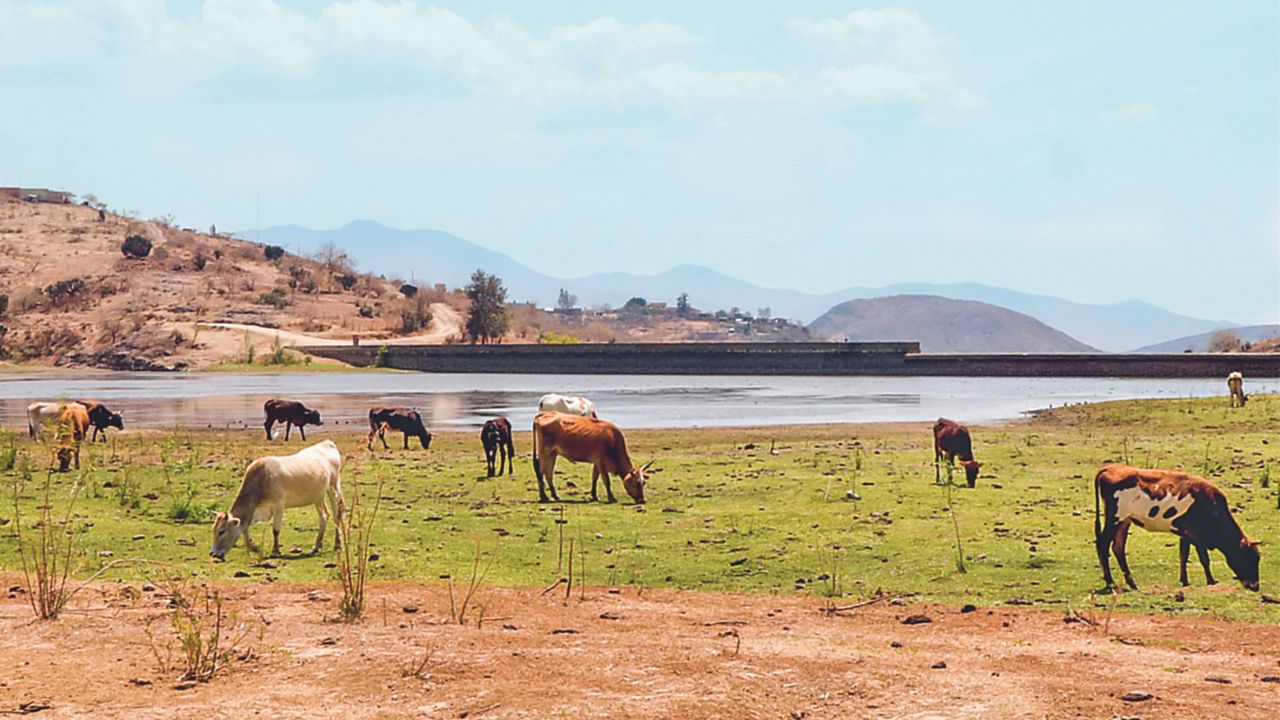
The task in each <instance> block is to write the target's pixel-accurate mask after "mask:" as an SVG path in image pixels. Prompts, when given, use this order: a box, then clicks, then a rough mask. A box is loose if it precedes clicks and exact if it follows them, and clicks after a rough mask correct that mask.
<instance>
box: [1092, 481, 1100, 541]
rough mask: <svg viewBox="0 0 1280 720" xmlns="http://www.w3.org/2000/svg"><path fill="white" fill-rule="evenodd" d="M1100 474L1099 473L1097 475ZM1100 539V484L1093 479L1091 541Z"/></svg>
mask: <svg viewBox="0 0 1280 720" xmlns="http://www.w3.org/2000/svg"><path fill="white" fill-rule="evenodd" d="M1100 474H1101V472H1099V475H1100ZM1101 538H1102V483H1101V482H1099V481H1098V476H1097V475H1095V476H1094V477H1093V541H1094V542H1097V541H1098V540H1099V539H1101Z"/></svg>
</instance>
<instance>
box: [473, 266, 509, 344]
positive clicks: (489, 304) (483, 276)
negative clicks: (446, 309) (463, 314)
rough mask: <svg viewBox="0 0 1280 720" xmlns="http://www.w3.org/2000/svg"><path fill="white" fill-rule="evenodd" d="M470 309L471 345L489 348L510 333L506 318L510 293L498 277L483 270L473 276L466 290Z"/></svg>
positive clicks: (507, 318)
mask: <svg viewBox="0 0 1280 720" xmlns="http://www.w3.org/2000/svg"><path fill="white" fill-rule="evenodd" d="M465 291H466V294H467V299H468V300H470V301H471V309H470V311H468V314H467V335H468V337H470V338H471V342H472V343H473V344H474V343H477V342H478V343H481V344H484V345H487V344H489V343H491V342H494V341H495V340H501V339H502V336H503V335H504V334H506V332H507V325H508V324H509V322H510V317H509V316H508V315H507V304H506V303H507V289H506V288H505V287H503V286H502V280H501V279H500V278H499V277H498V276H497V275H490V274H488V273H486V272H485V271H484V270H476V271H475V272H473V273H471V282H470V283H469V284H468V285H467V287H466V290H465Z"/></svg>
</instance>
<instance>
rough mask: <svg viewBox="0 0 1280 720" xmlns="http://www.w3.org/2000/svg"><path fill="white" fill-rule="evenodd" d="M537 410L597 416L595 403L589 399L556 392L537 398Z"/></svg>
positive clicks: (590, 416)
mask: <svg viewBox="0 0 1280 720" xmlns="http://www.w3.org/2000/svg"><path fill="white" fill-rule="evenodd" d="M538 412H540V413H544V412H558V413H564V414H566V415H581V416H582V417H589V418H594V417H597V415H596V404H595V403H593V402H591V401H590V400H588V399H586V398H584V397H569V396H568V395H558V394H556V393H547V394H546V395H543V396H542V397H541V398H540V399H539V400H538Z"/></svg>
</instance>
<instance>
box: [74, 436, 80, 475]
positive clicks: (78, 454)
mask: <svg viewBox="0 0 1280 720" xmlns="http://www.w3.org/2000/svg"><path fill="white" fill-rule="evenodd" d="M74 454H75V459H76V469H77V470H79V469H80V443H79V442H77V443H76V445H75V450H74Z"/></svg>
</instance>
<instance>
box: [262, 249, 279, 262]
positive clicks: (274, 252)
mask: <svg viewBox="0 0 1280 720" xmlns="http://www.w3.org/2000/svg"><path fill="white" fill-rule="evenodd" d="M262 254H263V255H266V256H267V259H268V260H270V261H272V262H275V261H276V260H279V259H280V258H282V257H284V248H282V247H280V246H279V245H264V246H263V247H262Z"/></svg>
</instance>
